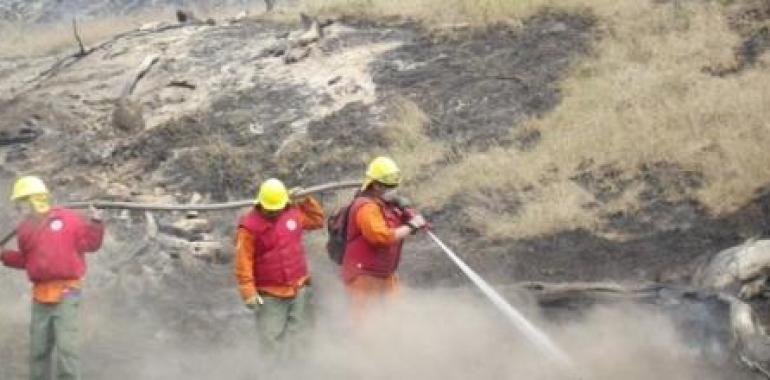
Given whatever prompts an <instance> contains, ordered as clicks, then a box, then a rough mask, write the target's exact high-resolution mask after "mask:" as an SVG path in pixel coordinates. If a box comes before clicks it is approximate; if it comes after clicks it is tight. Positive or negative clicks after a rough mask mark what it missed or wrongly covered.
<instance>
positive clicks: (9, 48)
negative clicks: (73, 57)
mask: <svg viewBox="0 0 770 380" xmlns="http://www.w3.org/2000/svg"><path fill="white" fill-rule="evenodd" d="M169 15H171V14H169ZM169 15H163V16H164V17H161V15H160V14H158V13H155V12H147V13H142V14H136V15H132V16H127V17H105V18H99V19H94V20H79V21H78V29H79V31H80V35H81V37H82V38H83V43H84V44H85V46H86V47H88V46H90V45H94V44H97V43H99V42H101V41H103V40H106V39H108V38H109V37H112V36H114V35H116V34H119V33H122V32H126V31H129V30H133V29H136V28H139V27H140V26H141V25H143V24H145V23H148V22H153V21H158V20H161V19H165V20H170V18H169V17H168V16H169ZM0 32H1V33H2V34H3V37H4V38H3V39H2V40H0V56H2V57H20V56H25V57H29V56H40V55H46V54H55V53H60V52H65V51H67V52H70V51H71V52H73V53H74V52H76V51H77V49H78V47H77V43H76V42H75V37H74V34H73V31H72V20H66V21H61V22H57V23H50V24H24V23H3V24H0Z"/></svg>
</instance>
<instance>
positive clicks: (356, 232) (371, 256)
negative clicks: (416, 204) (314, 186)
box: [342, 196, 405, 282]
mask: <svg viewBox="0 0 770 380" xmlns="http://www.w3.org/2000/svg"><path fill="white" fill-rule="evenodd" d="M371 202H375V203H376V204H377V205H378V206H379V207H380V211H381V212H382V217H383V219H384V220H385V224H386V225H387V226H388V227H390V228H397V227H400V226H402V225H403V224H404V222H403V219H404V218H405V215H404V212H403V211H402V210H401V209H399V208H398V207H395V206H392V205H389V204H386V203H385V202H381V201H377V200H374V199H371V198H369V197H365V196H360V197H357V198H356V199H355V201H353V205H352V206H351V208H350V216H349V217H348V234H347V236H348V243H347V244H346V246H345V256H344V258H343V260H342V277H343V279H344V280H345V281H347V282H349V281H352V280H353V279H354V278H355V277H356V276H358V275H361V274H365V275H369V276H375V277H388V276H391V275H393V274H394V273H395V272H396V269H397V268H398V263H399V261H400V260H401V248H402V247H403V245H404V243H403V241H397V242H394V243H392V244H389V245H376V244H373V243H371V242H369V241H367V240H366V238H365V237H364V235H363V234H362V232H361V227H360V226H359V225H358V223H357V222H356V220H357V218H356V213H357V212H358V210H359V209H360V208H361V207H362V206H363V205H365V204H367V203H371Z"/></svg>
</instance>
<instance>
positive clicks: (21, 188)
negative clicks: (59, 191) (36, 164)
mask: <svg viewBox="0 0 770 380" xmlns="http://www.w3.org/2000/svg"><path fill="white" fill-rule="evenodd" d="M41 194H42V195H48V188H47V187H46V186H45V183H44V182H43V180H42V179H40V178H38V177H35V176H26V177H21V178H19V179H18V180H17V181H16V183H15V184H14V185H13V193H12V194H11V200H12V201H16V200H19V199H21V198H26V197H28V196H30V195H41Z"/></svg>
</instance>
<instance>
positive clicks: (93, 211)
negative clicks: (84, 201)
mask: <svg viewBox="0 0 770 380" xmlns="http://www.w3.org/2000/svg"><path fill="white" fill-rule="evenodd" d="M102 216H103V215H102V210H99V209H98V208H96V207H94V205H90V206H88V217H89V218H91V220H93V221H94V222H101V221H102Z"/></svg>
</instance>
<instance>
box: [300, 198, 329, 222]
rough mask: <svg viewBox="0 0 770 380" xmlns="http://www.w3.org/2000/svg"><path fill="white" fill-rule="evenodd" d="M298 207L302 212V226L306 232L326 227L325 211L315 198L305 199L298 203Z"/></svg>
mask: <svg viewBox="0 0 770 380" xmlns="http://www.w3.org/2000/svg"><path fill="white" fill-rule="evenodd" d="M297 207H298V208H299V211H300V224H301V225H302V228H303V229H305V230H316V229H319V228H322V227H323V226H324V220H325V219H326V216H325V215H324V209H323V207H321V204H320V203H319V202H318V201H317V200H316V199H315V198H313V197H310V196H308V197H305V199H302V200H300V201H299V202H297Z"/></svg>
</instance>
